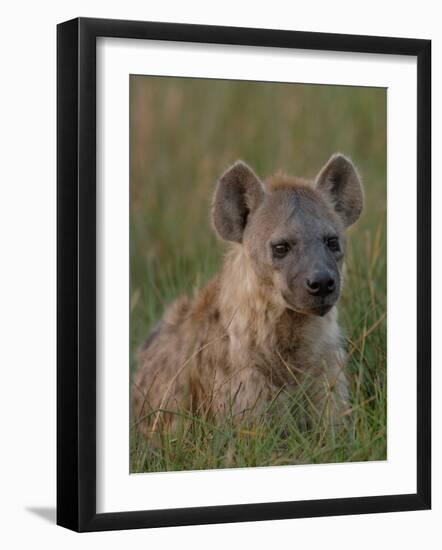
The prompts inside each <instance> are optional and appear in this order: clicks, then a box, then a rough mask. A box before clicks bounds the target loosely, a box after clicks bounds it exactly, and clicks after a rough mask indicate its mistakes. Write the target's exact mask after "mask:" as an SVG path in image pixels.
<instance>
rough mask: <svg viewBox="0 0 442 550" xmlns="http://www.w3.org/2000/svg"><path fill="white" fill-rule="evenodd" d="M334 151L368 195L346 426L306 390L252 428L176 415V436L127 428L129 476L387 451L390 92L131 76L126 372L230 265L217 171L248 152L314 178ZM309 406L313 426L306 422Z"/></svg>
mask: <svg viewBox="0 0 442 550" xmlns="http://www.w3.org/2000/svg"><path fill="white" fill-rule="evenodd" d="M335 151H341V152H343V153H344V154H346V155H348V156H350V157H351V158H352V159H353V161H354V162H355V164H356V165H357V167H358V169H359V171H360V173H361V175H362V178H363V181H364V184H365V195H366V197H365V199H366V202H365V212H364V214H363V217H362V218H361V220H360V221H359V222H358V223H357V225H356V226H355V227H354V228H351V230H350V231H349V243H348V254H347V260H346V264H347V279H346V285H345V287H344V292H343V296H342V298H341V301H340V305H339V312H340V323H341V325H342V327H343V330H344V333H345V336H346V340H347V349H348V351H349V363H348V378H349V382H350V387H351V409H350V410H349V414H348V415H347V422H346V423H345V424H344V425H343V426H342V427H341V428H339V429H336V430H333V429H330V426H329V424H328V423H327V415H326V414H323V411H313V410H311V408H309V407H308V403H307V404H306V403H305V396H304V392H303V388H300V389H299V392H298V394H297V395H294V396H292V398H291V403H290V404H289V405H288V406H287V408H286V410H284V411H274V410H273V407H272V405H271V404H270V405H269V410H268V411H266V414H263V415H262V417H260V418H259V419H257V420H256V422H254V423H253V425H250V424H244V425H242V426H238V425H237V424H236V423H234V422H233V421H232V420H231V419H229V418H227V419H224V420H217V421H214V420H213V419H212V420H208V419H206V418H203V417H190V416H189V415H188V414H185V413H183V412H181V413H178V412H176V414H177V415H179V418H180V422H179V429H178V431H177V433H175V434H174V435H173V436H164V435H163V436H162V437H161V444H160V445H159V446H156V447H153V446H151V445H149V444H148V443H147V442H146V441H145V440H144V439H143V437H142V436H140V435H139V434H138V433H137V431H136V429H135V428H134V427H133V426H132V429H131V471H132V472H144V471H164V470H198V469H209V468H210V469H212V468H226V467H250V466H266V465H283V464H298V463H324V462H343V461H365V460H383V459H385V458H386V452H387V451H386V449H387V439H386V433H387V431H386V428H387V419H386V410H387V404H386V92H385V90H383V89H374V88H351V87H328V86H311V85H287V84H272V83H250V82H229V81H210V80H196V79H177V78H158V77H154V78H150V77H132V79H131V227H130V238H131V244H130V246H131V252H130V254H131V257H130V269H131V274H130V276H131V288H130V303H131V331H130V337H131V375H132V374H133V372H134V370H135V369H136V364H135V360H134V353H135V351H136V349H137V348H138V347H139V346H140V344H141V343H142V342H143V340H144V339H145V338H146V337H147V335H148V333H149V330H150V329H151V328H152V327H153V326H154V324H155V323H156V322H157V321H158V319H160V318H161V316H162V313H163V310H164V307H165V306H166V305H167V304H169V303H170V302H171V301H173V300H174V299H175V298H176V297H177V296H179V295H180V294H182V293H189V292H191V291H192V290H193V289H194V288H195V287H200V286H202V285H203V284H204V283H205V282H206V281H207V280H208V279H209V278H210V277H211V275H213V274H214V273H215V272H216V271H217V270H218V269H219V267H220V265H221V261H222V256H223V245H222V243H220V242H219V241H218V240H217V238H216V237H215V235H214V233H213V231H212V230H211V225H210V219H209V209H210V201H211V196H212V192H213V189H214V185H215V182H216V178H217V177H218V176H219V174H221V173H222V172H223V171H224V169H225V168H226V167H227V166H228V165H229V164H231V163H232V162H233V161H235V160H236V159H238V158H242V159H243V160H245V161H246V162H248V163H249V164H250V165H251V166H252V167H253V168H254V169H255V170H256V172H257V173H258V174H259V175H261V176H266V175H269V174H271V173H272V172H274V171H277V170H279V169H283V170H284V171H286V172H288V173H291V174H294V175H302V176H308V177H313V176H314V175H315V174H316V173H317V171H318V170H319V169H320V167H321V166H322V164H323V163H324V162H325V161H326V160H327V159H328V158H329V156H330V155H331V154H332V153H333V152H335ZM306 407H307V409H308V411H307V412H308V414H309V415H310V417H311V421H310V422H309V423H308V425H305V424H302V423H301V421H300V418H302V417H304V416H305V408H306ZM300 413H304V414H300ZM214 422H215V423H214Z"/></svg>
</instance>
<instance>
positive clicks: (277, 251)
mask: <svg viewBox="0 0 442 550" xmlns="http://www.w3.org/2000/svg"><path fill="white" fill-rule="evenodd" d="M289 250H290V245H289V243H286V242H282V243H278V244H273V245H272V252H273V257H274V258H284V256H285V255H286V254H287V252H288V251H289Z"/></svg>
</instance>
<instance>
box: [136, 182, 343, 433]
mask: <svg viewBox="0 0 442 550" xmlns="http://www.w3.org/2000/svg"><path fill="white" fill-rule="evenodd" d="M263 186H264V191H265V193H273V192H275V191H277V190H281V189H285V188H290V189H297V190H298V191H301V192H302V190H305V192H306V193H310V194H312V197H313V199H314V200H318V201H323V203H324V205H323V208H324V209H327V208H330V210H332V209H333V205H332V203H331V202H329V203H327V200H325V201H324V200H323V199H322V198H320V197H319V195H318V198H317V199H316V195H315V193H316V194H317V193H318V192H317V191H316V189H315V188H314V186H313V183H310V182H307V181H306V180H301V179H298V178H291V177H289V176H285V175H282V174H278V175H276V176H274V177H272V178H270V179H269V180H267V181H266V182H265V183H264V184H263ZM321 204H322V203H321ZM328 205H329V206H328ZM324 211H325V210H324ZM327 212H328V211H327ZM330 215H332V214H330ZM333 215H335V214H333ZM267 222H268V220H266V219H265V218H263V219H262V224H264V225H265V223H267ZM256 223H257V222H256ZM336 223H337V224H338V221H337V222H336ZM235 235H236V234H235ZM235 238H236V237H235ZM255 244H256V243H255ZM252 250H253V247H252V246H251V245H250V246H249V245H248V241H247V240H245V243H240V242H232V243H231V244H230V246H229V250H228V252H227V255H226V257H225V261H224V264H223V267H222V270H221V271H220V273H219V274H218V275H216V276H215V277H214V278H213V279H212V280H211V281H210V282H209V283H208V284H207V285H206V286H205V287H204V288H203V289H201V290H200V291H198V292H196V294H195V296H193V297H182V298H180V299H179V300H177V301H176V302H175V303H173V304H172V305H171V306H169V308H168V309H167V310H166V312H165V314H164V317H163V320H162V321H161V324H160V326H159V327H158V328H157V329H156V331H155V333H154V334H153V336H152V338H151V340H150V341H149V343H148V345H146V346H145V347H144V348H143V349H142V350H141V351H140V354H139V368H138V370H137V372H136V375H135V378H134V384H133V406H134V420H135V422H136V423H137V425H138V427H139V428H140V429H141V430H142V431H143V432H144V433H146V434H147V433H151V432H155V431H159V430H162V429H171V428H172V429H173V427H174V425H175V420H176V419H177V416H176V415H175V414H174V411H181V412H186V411H191V412H192V413H193V414H208V415H212V416H213V417H219V416H223V415H227V414H228V415H234V416H237V417H238V418H239V419H241V418H244V417H245V415H247V414H250V415H252V416H253V415H254V414H259V413H260V412H261V411H262V408H263V405H264V404H266V403H268V402H269V401H270V400H272V399H273V398H274V397H275V396H276V395H278V394H281V395H283V394H286V395H287V394H288V395H289V394H290V393H291V392H292V391H294V389H295V388H296V386H297V384H299V383H301V382H302V381H305V380H309V381H310V382H311V383H310V384H309V388H310V393H311V399H312V400H313V401H314V403H316V404H317V406H318V407H319V408H321V407H323V406H324V403H325V401H326V400H328V401H329V402H330V407H329V409H330V411H331V416H332V420H333V421H338V420H339V418H340V417H341V416H342V413H343V411H344V409H345V408H346V406H347V397H348V396H347V393H348V392H347V382H346V378H345V374H344V368H345V353H344V350H343V347H342V343H341V336H340V330H339V327H338V323H337V310H336V307H332V308H331V310H330V311H328V313H327V314H325V315H324V316H318V315H307V314H305V313H302V312H297V311H295V310H294V309H291V308H289V307H287V303H286V302H285V301H284V299H283V298H282V295H281V293H280V291H279V290H280V289H279V287H278V284H277V277H280V274H279V275H278V274H277V273H276V274H275V276H274V277H270V276H269V277H267V278H266V277H265V276H264V275H262V276H261V275H259V274H258V273H257V269H255V267H254V264H253V261H252V258H251V254H252V252H251V251H252ZM338 263H339V262H338ZM339 269H340V270H341V271H342V262H340V263H339Z"/></svg>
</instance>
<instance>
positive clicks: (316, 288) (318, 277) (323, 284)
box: [305, 271, 336, 297]
mask: <svg viewBox="0 0 442 550" xmlns="http://www.w3.org/2000/svg"><path fill="white" fill-rule="evenodd" d="M305 282H306V286H307V291H308V293H309V294H311V295H312V296H321V297H323V296H327V295H328V294H331V293H332V292H333V291H334V290H335V288H336V282H335V280H334V278H333V277H332V276H331V275H330V273H329V272H328V271H319V272H317V273H315V275H314V276H313V277H312V278H311V279H307V280H306V281H305Z"/></svg>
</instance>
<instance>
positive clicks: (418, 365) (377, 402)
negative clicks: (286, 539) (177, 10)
mask: <svg viewBox="0 0 442 550" xmlns="http://www.w3.org/2000/svg"><path fill="white" fill-rule="evenodd" d="M57 40H58V61H57V69H58V80H57V82H58V84H57V92H58V104H57V112H58V116H57V118H58V123H57V138H58V151H57V156H58V171H57V176H58V247H57V251H58V357H57V361H58V382H57V413H58V425H57V437H58V443H57V453H58V457H57V462H58V468H57V523H58V524H59V525H61V526H64V527H67V528H69V529H73V530H76V531H101V530H110V529H131V528H142V527H161V526H174V525H188V524H207V523H222V522H238V521H254V520H269V519H283V518H299V517H317V516H325V515H345V514H362V513H374V512H392V511H405V510H424V509H429V508H430V506H431V483H430V479H431V478H430V475H431V471H430V470H431V449H430V434H431V424H430V421H431V418H430V410H431V403H430V389H431V357H430V332H431V331H430V323H431V315H430V299H431V296H430V226H431V223H430V212H431V202H430V201H431V196H430V177H431V170H430V164H431V158H430V150H431V147H430V137H431V127H430V120H431V117H430V115H431V94H430V89H431V87H430V75H431V69H430V66H431V43H430V41H428V40H416V39H408V38H389V37H388V38H387V37H374V36H352V35H337V34H322V33H310V32H295V31H280V30H278V31H276V30H268V29H253V28H234V27H231V28H230V27H216V26H200V25H182V24H170V23H158V22H155V23H153V22H137V21H115V20H104V19H82V18H80V19H75V20H72V21H68V22H65V23H61V24H60V25H59V26H58V29H57Z"/></svg>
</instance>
